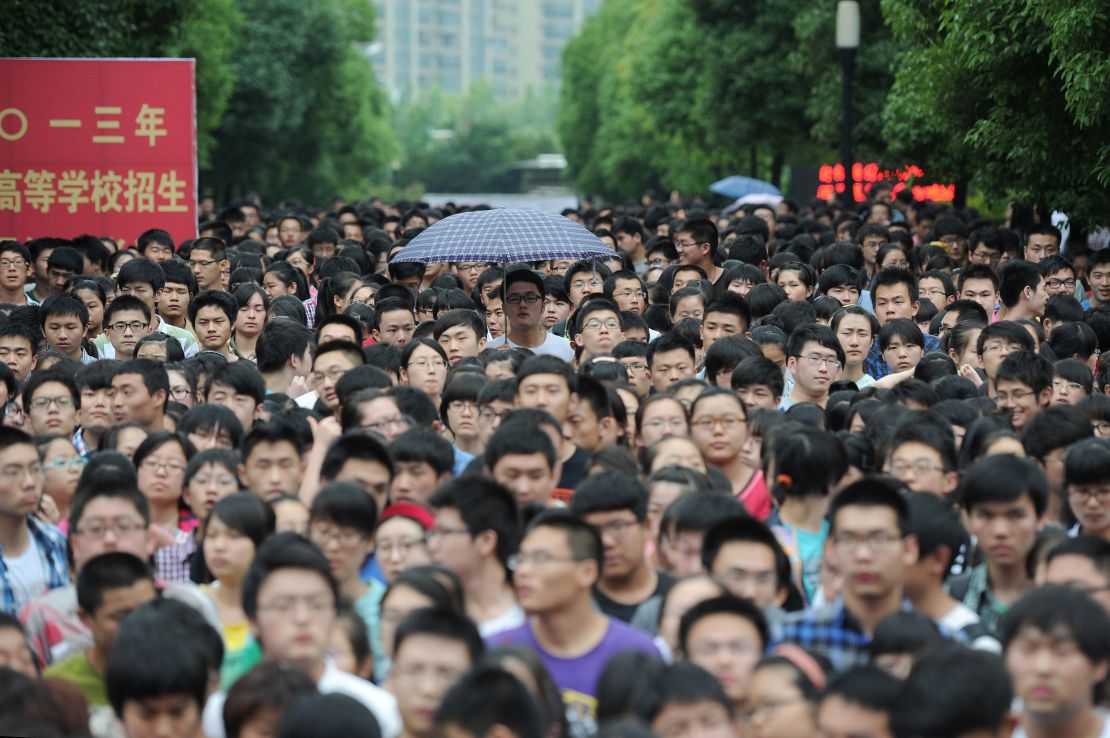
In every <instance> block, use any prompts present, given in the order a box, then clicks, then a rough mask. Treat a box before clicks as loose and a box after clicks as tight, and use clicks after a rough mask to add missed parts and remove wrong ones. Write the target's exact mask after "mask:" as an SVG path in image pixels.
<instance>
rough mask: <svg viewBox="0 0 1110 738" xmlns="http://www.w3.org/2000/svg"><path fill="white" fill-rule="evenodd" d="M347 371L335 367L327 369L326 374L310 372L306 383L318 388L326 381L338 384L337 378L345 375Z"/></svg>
mask: <svg viewBox="0 0 1110 738" xmlns="http://www.w3.org/2000/svg"><path fill="white" fill-rule="evenodd" d="M347 371H348V370H346V369H343V368H341V367H338V366H337V367H335V368H334V369H329V370H328V371H326V372H312V374H309V375H308V381H309V384H311V385H312V386H313V387H319V386H320V385H322V384H323V383H324V382H325V381H327V380H331V381H332V382H338V381H339V378H340V377H342V376H343V375H344V374H346V373H347Z"/></svg>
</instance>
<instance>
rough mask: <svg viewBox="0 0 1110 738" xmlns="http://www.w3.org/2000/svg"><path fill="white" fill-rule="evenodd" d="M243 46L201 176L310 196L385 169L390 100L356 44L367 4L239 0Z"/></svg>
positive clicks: (362, 35) (233, 188)
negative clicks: (244, 37)
mask: <svg viewBox="0 0 1110 738" xmlns="http://www.w3.org/2000/svg"><path fill="white" fill-rule="evenodd" d="M238 7H239V9H240V12H241V13H242V15H243V17H244V18H245V19H246V20H247V23H248V25H249V27H250V39H249V43H244V44H243V45H242V47H241V49H240V50H239V53H238V54H237V55H236V58H235V69H236V75H235V78H236V82H235V87H234V90H233V93H232V97H231V103H230V105H229V106H228V109H227V112H226V113H225V115H224V118H223V122H222V124H221V126H220V129H219V132H218V145H217V148H216V154H215V156H214V157H213V158H212V160H211V164H212V167H211V169H210V170H209V171H207V172H206V173H205V174H206V175H207V179H206V181H207V182H208V183H209V184H211V185H213V186H214V187H215V188H216V190H217V191H218V192H219V193H220V195H221V196H222V197H224V198H228V197H230V196H232V195H234V194H237V193H242V192H244V191H246V190H250V189H254V190H258V191H260V192H261V193H262V194H263V195H264V196H270V197H294V198H301V199H305V200H309V201H314V202H322V201H325V200H329V199H330V198H331V197H333V196H334V195H336V194H339V193H341V192H344V191H349V190H350V189H353V188H357V187H358V186H359V185H360V184H363V183H365V182H368V181H369V180H370V179H372V178H374V177H375V175H379V174H381V173H382V172H383V168H384V166H385V164H386V162H387V161H388V160H389V157H390V155H391V153H392V152H393V150H394V145H395V144H394V140H393V137H392V135H391V132H390V130H389V127H388V125H387V123H386V116H385V111H386V109H387V103H386V100H385V97H384V95H383V94H382V92H381V90H380V88H379V87H378V85H377V83H376V81H375V80H374V77H373V71H372V68H371V65H370V62H369V59H368V58H367V57H366V56H365V54H364V53H363V52H362V47H363V46H364V45H365V44H366V43H368V42H369V41H370V40H371V39H372V38H373V10H372V7H371V5H370V4H369V3H365V2H363V3H359V2H355V1H354V0H320V1H319V2H315V3H312V4H310V5H307V4H305V3H302V2H299V0H239V2H238Z"/></svg>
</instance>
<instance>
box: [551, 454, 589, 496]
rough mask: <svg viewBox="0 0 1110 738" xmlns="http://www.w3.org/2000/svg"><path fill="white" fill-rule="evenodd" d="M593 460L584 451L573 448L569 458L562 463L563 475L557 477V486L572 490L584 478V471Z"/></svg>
mask: <svg viewBox="0 0 1110 738" xmlns="http://www.w3.org/2000/svg"><path fill="white" fill-rule="evenodd" d="M592 458H593V454H591V453H590V452H589V451H587V450H586V449H584V448H582V447H580V446H575V447H574V453H573V454H571V455H570V458H569V459H567V460H566V461H564V462H563V474H562V476H560V477H559V486H560V487H562V488H563V489H574V488H575V487H577V486H578V483H579V482H581V481H582V479H583V478H584V477H585V476H586V470H587V469H589V468H590V460H591V459H592Z"/></svg>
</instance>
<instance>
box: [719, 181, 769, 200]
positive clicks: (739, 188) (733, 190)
mask: <svg viewBox="0 0 1110 738" xmlns="http://www.w3.org/2000/svg"><path fill="white" fill-rule="evenodd" d="M709 189H710V190H711V191H713V192H716V193H717V194H718V195H724V196H725V197H731V198H732V199H734V200H739V199H740V198H741V197H744V196H745V195H781V194H782V192H780V191H779V188H778V187H775V186H774V185H773V184H771V183H770V182H764V181H763V180H760V179H752V178H751V177H741V176H733V177H725V178H724V179H719V180H717V181H716V182H714V183H713V184H711V185H709Z"/></svg>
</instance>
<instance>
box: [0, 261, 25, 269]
mask: <svg viewBox="0 0 1110 738" xmlns="http://www.w3.org/2000/svg"><path fill="white" fill-rule="evenodd" d="M25 266H27V262H25V261H24V260H23V259H0V269H22V268H23V267H25Z"/></svg>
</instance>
